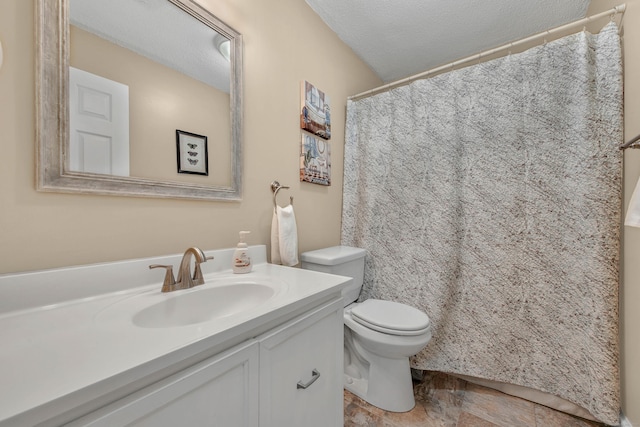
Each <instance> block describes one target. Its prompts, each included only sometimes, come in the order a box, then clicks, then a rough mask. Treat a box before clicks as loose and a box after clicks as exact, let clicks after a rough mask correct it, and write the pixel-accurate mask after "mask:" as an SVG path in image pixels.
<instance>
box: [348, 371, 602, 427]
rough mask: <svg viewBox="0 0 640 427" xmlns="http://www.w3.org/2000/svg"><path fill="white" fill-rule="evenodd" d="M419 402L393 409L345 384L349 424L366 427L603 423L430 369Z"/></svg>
mask: <svg viewBox="0 0 640 427" xmlns="http://www.w3.org/2000/svg"><path fill="white" fill-rule="evenodd" d="M414 393H415V396H416V406H415V408H413V410H412V411H410V412H405V413H393V412H386V411H384V410H382V409H379V408H376V407H374V406H371V405H369V404H368V403H366V402H365V401H363V400H362V399H360V398H358V397H356V396H354V395H353V394H351V393H349V392H348V391H346V390H345V394H344V425H345V427H352V426H367V427H414V426H420V427H604V424H600V423H596V422H594V421H589V420H584V419H582V418H577V417H573V416H571V415H567V414H565V413H563V412H558V411H554V410H553V409H549V408H547V407H546V406H542V405H538V404H536V403H533V402H529V401H527V400H524V399H520V398H518V397H514V396H510V395H507V394H504V393H501V392H499V391H496V390H493V389H489V388H486V387H481V386H479V385H475V384H472V383H469V382H466V381H464V380H461V379H459V378H455V377H452V376H449V375H445V374H442V373H436V372H426V373H425V375H424V379H423V381H420V382H415V383H414Z"/></svg>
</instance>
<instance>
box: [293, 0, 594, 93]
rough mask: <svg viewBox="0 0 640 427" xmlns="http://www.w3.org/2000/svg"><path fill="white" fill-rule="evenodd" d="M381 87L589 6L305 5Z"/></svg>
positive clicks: (524, 2) (521, 1) (462, 1)
mask: <svg viewBox="0 0 640 427" xmlns="http://www.w3.org/2000/svg"><path fill="white" fill-rule="evenodd" d="M305 1H306V2H307V4H309V6H311V8H312V9H313V10H314V11H315V12H316V13H317V14H318V15H319V16H320V17H321V18H322V20H323V21H324V22H326V24H327V25H328V26H329V27H330V28H331V29H332V30H333V31H334V32H335V33H336V34H338V36H339V37H340V39H342V40H343V41H344V42H345V43H346V44H347V45H349V46H350V47H351V49H353V51H354V52H355V53H356V54H357V55H358V56H359V57H360V58H361V59H362V60H364V61H365V62H366V63H367V64H368V65H369V66H370V67H371V68H372V69H373V70H374V71H375V72H376V73H377V74H378V76H379V77H380V78H381V79H382V80H383V81H385V82H390V81H393V80H397V79H400V78H404V77H407V76H410V75H413V74H418V73H420V72H423V71H426V70H429V69H431V68H434V67H437V66H439V65H444V64H447V63H449V62H452V61H455V60H457V59H461V58H464V57H467V56H470V55H474V54H476V53H479V52H481V51H484V50H487V49H490V48H493V47H497V46H501V45H503V44H506V43H509V42H512V41H515V40H518V39H521V38H523V37H526V36H529V35H532V34H535V33H539V32H541V31H544V30H547V29H550V28H553V27H557V26H559V25H562V24H565V23H567V22H571V21H574V20H576V19H580V18H584V17H585V15H586V12H587V7H588V6H589V2H590V0H448V1H447V0H396V1H391V0H348V1H345V0H305Z"/></svg>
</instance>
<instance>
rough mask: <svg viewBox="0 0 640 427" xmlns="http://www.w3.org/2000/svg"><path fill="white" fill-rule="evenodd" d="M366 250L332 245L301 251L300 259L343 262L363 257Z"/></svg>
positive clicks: (329, 263) (332, 263) (315, 261)
mask: <svg viewBox="0 0 640 427" xmlns="http://www.w3.org/2000/svg"><path fill="white" fill-rule="evenodd" d="M366 253H367V251H366V250H364V249H361V248H354V247H351V246H332V247H330V248H324V249H318V250H315V251H309V252H303V253H301V254H300V260H301V261H303V262H310V263H314V264H320V265H336V264H340V263H343V262H349V261H353V260H355V259H359V258H364V256H365V254H366Z"/></svg>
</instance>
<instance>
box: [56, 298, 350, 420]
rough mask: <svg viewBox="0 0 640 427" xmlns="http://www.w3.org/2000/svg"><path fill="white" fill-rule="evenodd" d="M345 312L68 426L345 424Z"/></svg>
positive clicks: (298, 321) (307, 317) (293, 325)
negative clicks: (343, 316)
mask: <svg viewBox="0 0 640 427" xmlns="http://www.w3.org/2000/svg"><path fill="white" fill-rule="evenodd" d="M342 309H343V304H342V298H334V299H333V300H331V301H330V302H327V303H324V304H321V305H319V306H317V307H315V308H313V309H311V310H309V311H307V312H306V313H304V314H302V315H300V316H298V317H296V318H294V319H292V320H289V321H287V322H285V323H284V324H281V325H280V326H277V327H275V328H274V329H272V330H270V331H268V332H266V333H263V334H261V335H259V336H257V337H255V338H252V339H249V340H248V341H246V342H244V343H243V344H240V345H238V346H236V347H234V348H232V349H230V350H227V351H225V352H223V353H221V354H219V355H216V356H214V357H211V358H209V359H206V360H205V361H203V362H200V363H198V364H196V365H194V366H191V367H189V368H187V369H185V370H182V371H180V372H178V373H176V374H174V375H171V376H169V377H167V378H165V379H164V380H161V381H159V382H157V383H154V384H152V385H150V386H148V387H145V388H143V389H142V390H139V391H137V392H135V393H133V394H131V395H129V396H127V397H124V398H122V399H120V400H118V401H116V402H114V403H112V404H110V405H108V406H106V407H103V408H101V409H99V410H97V411H95V412H92V413H90V414H88V415H86V416H84V417H82V418H79V419H76V420H75V421H73V422H72V423H70V424H68V426H73V427H79V426H92V427H113V426H124V425H127V426H137V427H163V426H167V427H169V426H171V427H173V426H179V425H182V426H193V427H199V426H220V427H255V426H260V427H288V426H291V427H297V426H305V427H313V426H317V427H338V426H342V425H343V392H342V357H343V349H342V345H343V323H342Z"/></svg>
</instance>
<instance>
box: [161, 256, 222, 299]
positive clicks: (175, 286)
mask: <svg viewBox="0 0 640 427" xmlns="http://www.w3.org/2000/svg"><path fill="white" fill-rule="evenodd" d="M192 256H193V257H195V261H196V266H195V269H194V273H193V276H191V257H192ZM208 259H213V257H212V256H210V257H208V256H206V255H205V254H204V252H202V250H201V249H199V248H195V247H193V248H189V249H187V250H186V251H185V252H184V255H183V256H182V261H181V262H180V269H179V270H178V280H177V281H176V280H175V279H174V278H173V266H171V265H159V264H153V265H150V266H149V268H158V267H162V268H165V269H166V270H167V272H166V274H165V276H164V282H163V283H162V292H173V291H177V290H179V289H189V288H193V287H194V286H198V285H202V284H204V277H203V276H202V269H201V268H200V264H202V263H203V262H207V260H208Z"/></svg>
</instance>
